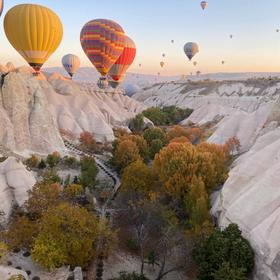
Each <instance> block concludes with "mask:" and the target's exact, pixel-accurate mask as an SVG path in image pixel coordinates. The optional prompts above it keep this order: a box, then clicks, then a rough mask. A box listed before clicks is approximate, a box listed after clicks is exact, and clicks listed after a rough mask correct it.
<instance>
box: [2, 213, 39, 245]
mask: <svg viewBox="0 0 280 280" xmlns="http://www.w3.org/2000/svg"><path fill="white" fill-rule="evenodd" d="M37 235H38V224H37V223H36V222H35V221H31V220H30V219H29V218H28V217H25V216H17V217H15V218H14V219H13V220H12V222H11V224H10V225H9V227H8V230H7V231H6V232H4V235H3V238H4V240H5V241H6V243H7V244H8V246H9V248H10V249H24V250H29V249H30V248H31V246H32V244H33V241H34V239H35V238H36V236H37Z"/></svg>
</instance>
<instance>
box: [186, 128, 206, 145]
mask: <svg viewBox="0 0 280 280" xmlns="http://www.w3.org/2000/svg"><path fill="white" fill-rule="evenodd" d="M187 131H188V138H189V140H190V141H191V142H192V143H193V144H198V143H199V142H200V141H201V140H202V139H203V131H202V130H201V129H200V128H199V127H191V128H188V130H187Z"/></svg>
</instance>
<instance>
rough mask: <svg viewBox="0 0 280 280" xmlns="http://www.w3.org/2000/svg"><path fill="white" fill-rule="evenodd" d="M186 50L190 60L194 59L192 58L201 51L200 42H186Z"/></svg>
mask: <svg viewBox="0 0 280 280" xmlns="http://www.w3.org/2000/svg"><path fill="white" fill-rule="evenodd" d="M184 52H185V54H186V56H187V57H188V58H189V60H192V58H193V57H194V56H195V55H196V54H197V53H198V52H199V47H198V44H197V43H193V42H189V43H186V44H185V46H184Z"/></svg>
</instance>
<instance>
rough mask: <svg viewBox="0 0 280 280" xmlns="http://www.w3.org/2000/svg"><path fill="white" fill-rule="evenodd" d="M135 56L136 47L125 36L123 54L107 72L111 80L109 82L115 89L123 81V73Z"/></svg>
mask: <svg viewBox="0 0 280 280" xmlns="http://www.w3.org/2000/svg"><path fill="white" fill-rule="evenodd" d="M135 56H136V46H135V44H134V42H133V40H132V39H130V38H129V37H128V36H125V43H124V49H123V53H122V54H121V56H120V57H119V58H118V60H117V61H116V62H115V64H114V65H113V66H112V67H111V69H110V71H109V76H110V77H111V78H112V80H113V81H110V82H109V83H110V85H111V86H113V87H117V86H118V85H119V84H120V83H121V82H122V81H123V80H124V77H125V73H126V71H127V69H128V68H129V66H130V65H131V64H132V63H133V61H134V59H135Z"/></svg>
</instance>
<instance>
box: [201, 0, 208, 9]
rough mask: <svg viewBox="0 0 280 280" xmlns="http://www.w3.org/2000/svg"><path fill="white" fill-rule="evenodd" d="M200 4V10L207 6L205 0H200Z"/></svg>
mask: <svg viewBox="0 0 280 280" xmlns="http://www.w3.org/2000/svg"><path fill="white" fill-rule="evenodd" d="M200 6H201V8H202V10H205V9H206V8H207V7H208V3H207V2H206V1H202V2H201V3H200Z"/></svg>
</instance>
